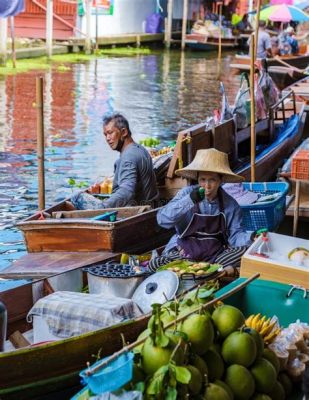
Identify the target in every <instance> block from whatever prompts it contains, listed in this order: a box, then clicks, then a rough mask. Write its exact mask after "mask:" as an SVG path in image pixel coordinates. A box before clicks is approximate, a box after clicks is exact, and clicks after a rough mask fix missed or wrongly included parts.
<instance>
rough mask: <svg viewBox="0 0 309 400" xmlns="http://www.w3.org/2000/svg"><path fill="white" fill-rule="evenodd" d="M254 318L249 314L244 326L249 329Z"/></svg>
mask: <svg viewBox="0 0 309 400" xmlns="http://www.w3.org/2000/svg"><path fill="white" fill-rule="evenodd" d="M254 317H255V315H254V314H251V315H250V316H249V317H248V318H247V319H246V321H245V325H246V326H249V328H251V324H252V320H253V318H254Z"/></svg>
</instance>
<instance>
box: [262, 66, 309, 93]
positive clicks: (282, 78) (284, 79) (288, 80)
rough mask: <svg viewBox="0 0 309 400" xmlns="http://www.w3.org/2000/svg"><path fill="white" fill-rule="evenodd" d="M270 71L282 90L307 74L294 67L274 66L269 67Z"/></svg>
mask: <svg viewBox="0 0 309 400" xmlns="http://www.w3.org/2000/svg"><path fill="white" fill-rule="evenodd" d="M268 72H269V75H270V76H271V77H272V79H273V81H274V82H275V84H276V85H277V87H278V88H279V89H280V90H283V89H285V88H287V87H288V86H291V85H292V84H293V83H296V82H297V81H299V80H300V79H303V78H305V77H306V74H304V73H302V72H299V71H298V70H295V69H293V67H290V68H289V67H283V66H280V67H279V66H272V67H269V68H268Z"/></svg>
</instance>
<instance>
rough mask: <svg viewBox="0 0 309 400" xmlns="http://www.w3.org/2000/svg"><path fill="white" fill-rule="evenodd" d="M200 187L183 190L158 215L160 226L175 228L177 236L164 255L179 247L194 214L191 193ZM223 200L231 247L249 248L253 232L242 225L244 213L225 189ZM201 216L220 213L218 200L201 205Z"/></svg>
mask: <svg viewBox="0 0 309 400" xmlns="http://www.w3.org/2000/svg"><path fill="white" fill-rule="evenodd" d="M197 187H198V185H193V186H187V187H185V188H183V189H181V190H180V191H179V192H178V193H177V194H176V196H175V197H174V198H173V199H172V200H171V201H170V202H169V203H168V204H167V205H166V206H164V207H162V208H161V209H160V210H159V211H158V214H157V221H158V224H159V225H160V226H162V227H163V228H166V229H170V228H173V227H175V229H176V234H175V235H174V236H173V237H172V238H171V239H170V241H169V242H168V244H167V246H166V248H165V250H164V253H166V252H168V251H169V250H171V249H172V248H173V247H175V246H177V239H178V237H179V235H180V234H181V233H182V232H183V231H184V230H185V229H186V227H187V225H188V224H189V222H190V220H191V218H192V216H193V214H194V203H193V201H192V200H191V197H190V193H191V192H192V191H193V190H194V189H195V188H197ZM221 193H222V200H223V208H224V214H225V217H226V224H227V236H228V243H229V245H230V246H231V247H239V246H249V245H250V244H251V243H252V241H251V240H250V236H251V232H246V231H245V230H244V228H243V225H242V212H241V208H240V206H239V204H238V203H237V201H236V200H234V199H233V198H232V197H231V196H230V195H229V194H227V193H226V192H225V191H224V190H223V189H222V191H221ZM199 208H200V212H201V214H208V215H215V214H218V213H219V212H220V210H219V201H218V198H215V199H214V200H213V201H208V200H207V199H206V198H205V199H204V200H203V201H201V202H200V203H199Z"/></svg>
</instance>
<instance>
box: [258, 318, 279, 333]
mask: <svg viewBox="0 0 309 400" xmlns="http://www.w3.org/2000/svg"><path fill="white" fill-rule="evenodd" d="M276 323H277V321H274V322H272V323H271V324H269V325H268V326H266V327H265V328H263V329H262V330H261V331H260V335H262V336H263V337H265V336H267V335H269V334H270V333H271V332H272V330H273V328H274V326H275V325H276Z"/></svg>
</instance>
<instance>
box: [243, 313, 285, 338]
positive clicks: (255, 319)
mask: <svg viewBox="0 0 309 400" xmlns="http://www.w3.org/2000/svg"><path fill="white" fill-rule="evenodd" d="M245 324H246V326H248V327H249V328H252V329H254V330H256V331H257V332H258V333H259V334H260V335H261V336H262V338H263V340H264V342H265V343H266V344H269V343H271V342H272V341H273V340H274V339H275V338H276V336H277V335H279V333H280V332H281V328H280V327H279V325H278V321H277V319H276V318H267V317H266V316H265V315H263V316H262V315H261V314H260V313H259V314H252V315H250V317H248V318H247V319H246V321H245Z"/></svg>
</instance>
